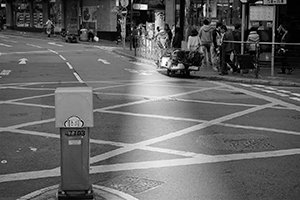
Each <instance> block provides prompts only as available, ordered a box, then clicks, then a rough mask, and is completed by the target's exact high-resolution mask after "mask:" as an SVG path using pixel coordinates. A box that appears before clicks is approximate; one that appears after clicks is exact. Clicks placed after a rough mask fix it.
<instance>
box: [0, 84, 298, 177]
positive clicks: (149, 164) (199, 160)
mask: <svg viewBox="0 0 300 200" xmlns="http://www.w3.org/2000/svg"><path fill="white" fill-rule="evenodd" d="M214 83H215V84H217V85H219V86H218V87H228V88H231V89H232V90H233V91H239V92H243V93H245V94H247V95H250V96H254V97H256V98H260V99H264V100H266V101H268V102H270V103H268V104H265V105H258V106H254V107H253V108H249V109H246V110H243V111H239V112H236V113H232V114H229V115H226V116H223V117H220V118H217V119H213V120H211V121H204V122H203V123H202V124H198V125H194V126H191V127H189V128H186V129H182V130H179V131H176V132H172V133H169V134H166V135H163V136H160V137H156V138H152V139H149V140H145V141H141V142H138V143H135V144H126V145H124V146H123V148H119V149H116V150H113V151H110V152H106V153H104V154H101V155H98V156H95V157H92V158H91V161H92V163H96V162H99V161H101V160H104V159H108V158H111V157H114V156H117V155H120V154H123V153H126V152H130V151H132V150H135V149H143V148H145V149H147V148H148V145H152V144H154V143H157V142H161V141H165V140H168V139H172V138H176V137H179V136H182V135H186V134H189V133H191V132H194V131H198V130H201V129H203V128H206V127H209V126H212V125H216V124H218V125H219V124H223V123H224V122H226V121H228V120H231V119H233V118H237V117H240V116H244V115H248V114H249V113H253V112H256V111H259V110H263V109H265V108H270V107H274V106H275V105H278V104H279V105H282V106H286V107H287V108H288V109H294V110H297V111H300V108H299V107H298V106H295V105H293V104H289V103H286V102H283V101H281V100H278V99H275V98H271V97H268V96H264V95H261V94H258V93H254V92H251V91H246V90H243V89H239V88H235V87H233V86H230V85H226V84H224V83H219V82H214ZM137 84H140V83H137ZM119 87H121V86H119ZM218 87H211V88H206V89H200V90H194V91H190V92H184V93H178V94H173V95H167V96H164V97H161V99H164V98H171V97H176V96H182V95H186V94H191V93H196V92H200V91H205V90H212V89H215V88H218ZM146 102H149V100H142V101H136V102H131V103H127V104H120V105H114V106H109V107H106V108H104V109H96V110H95V111H97V110H98V111H99V112H101V111H107V109H112V108H117V107H124V106H128V105H135V104H140V103H146ZM145 116H146V115H145ZM54 120H55V119H48V120H47V121H54ZM39 123H46V120H44V121H36V122H30V123H24V124H19V125H15V126H11V127H8V128H4V129H3V128H0V131H3V130H8V129H11V131H12V132H21V133H22V132H23V134H25V132H26V131H25V130H15V129H16V128H20V127H24V126H29V125H33V124H39ZM275 130H277V129H275ZM26 133H27V134H33V133H34V132H32V131H27V132H26ZM56 137H59V135H56ZM121 145H122V144H121ZM148 149H149V150H151V151H158V152H166V151H167V150H164V149H160V148H148ZM170 153H172V154H179V155H180V154H182V155H185V154H186V155H188V154H189V153H190V152H180V151H172V150H170ZM296 154H300V149H289V150H278V151H266V152H255V153H241V154H229V155H213V156H212V155H203V154H193V153H191V154H190V155H193V157H192V158H184V159H172V160H159V161H146V162H136V163H123V164H113V165H105V166H103V165H102V166H93V167H92V171H91V172H92V173H102V172H111V171H120V170H132V169H149V168H161V167H172V166H185V165H193V164H205V163H216V162H227V161H235V160H244V159H258V158H271V157H279V156H288V155H296ZM56 176H59V168H55V169H52V170H42V171H34V172H21V173H14V174H6V175H1V176H0V182H7V181H13V180H28V179H36V178H44V177H56Z"/></svg>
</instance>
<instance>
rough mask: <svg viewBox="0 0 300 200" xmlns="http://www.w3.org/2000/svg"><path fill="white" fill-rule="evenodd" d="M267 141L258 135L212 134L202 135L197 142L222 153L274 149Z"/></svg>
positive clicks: (264, 137)
mask: <svg viewBox="0 0 300 200" xmlns="http://www.w3.org/2000/svg"><path fill="white" fill-rule="evenodd" d="M268 140H269V138H268V137H266V136H263V135H259V134H213V135H202V136H200V137H199V138H198V140H197V142H198V143H200V145H204V146H206V147H208V148H211V149H216V150H223V151H228V150H231V151H232V150H234V151H247V150H269V149H275V148H276V147H275V146H274V145H273V144H271V143H270V142H269V141H268Z"/></svg>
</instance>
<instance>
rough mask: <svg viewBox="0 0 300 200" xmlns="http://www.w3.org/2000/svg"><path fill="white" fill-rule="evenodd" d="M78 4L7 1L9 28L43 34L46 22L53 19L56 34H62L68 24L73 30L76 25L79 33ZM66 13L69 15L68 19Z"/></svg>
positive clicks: (70, 0) (60, 0) (47, 0)
mask: <svg viewBox="0 0 300 200" xmlns="http://www.w3.org/2000/svg"><path fill="white" fill-rule="evenodd" d="M74 2H75V3H74ZM77 2H78V0H68V1H66V0H11V1H8V0H7V1H6V9H7V10H6V14H7V15H6V17H7V26H8V27H9V28H11V29H16V30H24V31H33V32H42V31H43V30H44V25H45V22H46V21H47V20H48V19H51V20H52V22H53V24H54V25H55V29H54V31H55V32H60V31H61V29H62V28H64V27H66V24H68V28H70V29H71V30H74V29H75V26H74V24H75V25H76V31H77V30H78V24H79V23H78V3H77ZM74 4H75V6H74ZM74 7H76V8H74ZM64 8H65V10H64ZM64 13H67V15H66V17H64ZM75 15H76V19H74V18H75V17H74V16H75Z"/></svg>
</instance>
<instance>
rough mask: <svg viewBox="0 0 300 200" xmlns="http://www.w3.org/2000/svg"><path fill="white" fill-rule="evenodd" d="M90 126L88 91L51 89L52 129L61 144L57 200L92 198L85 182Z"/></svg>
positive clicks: (88, 160) (91, 123) (92, 122)
mask: <svg viewBox="0 0 300 200" xmlns="http://www.w3.org/2000/svg"><path fill="white" fill-rule="evenodd" d="M93 125H94V119H93V92H92V88H90V87H62V88H57V89H56V90H55V126H56V127H58V128H59V129H60V145H61V167H60V170H61V183H60V186H59V189H58V193H57V197H58V199H59V200H62V199H94V192H93V188H92V185H91V184H90V183H89V170H90V127H93Z"/></svg>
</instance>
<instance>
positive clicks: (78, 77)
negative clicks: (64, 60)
mask: <svg viewBox="0 0 300 200" xmlns="http://www.w3.org/2000/svg"><path fill="white" fill-rule="evenodd" d="M73 74H74V76H75V77H76V78H77V80H78V81H79V83H84V81H83V80H82V79H81V78H80V76H79V75H78V74H77V73H76V72H73Z"/></svg>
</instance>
